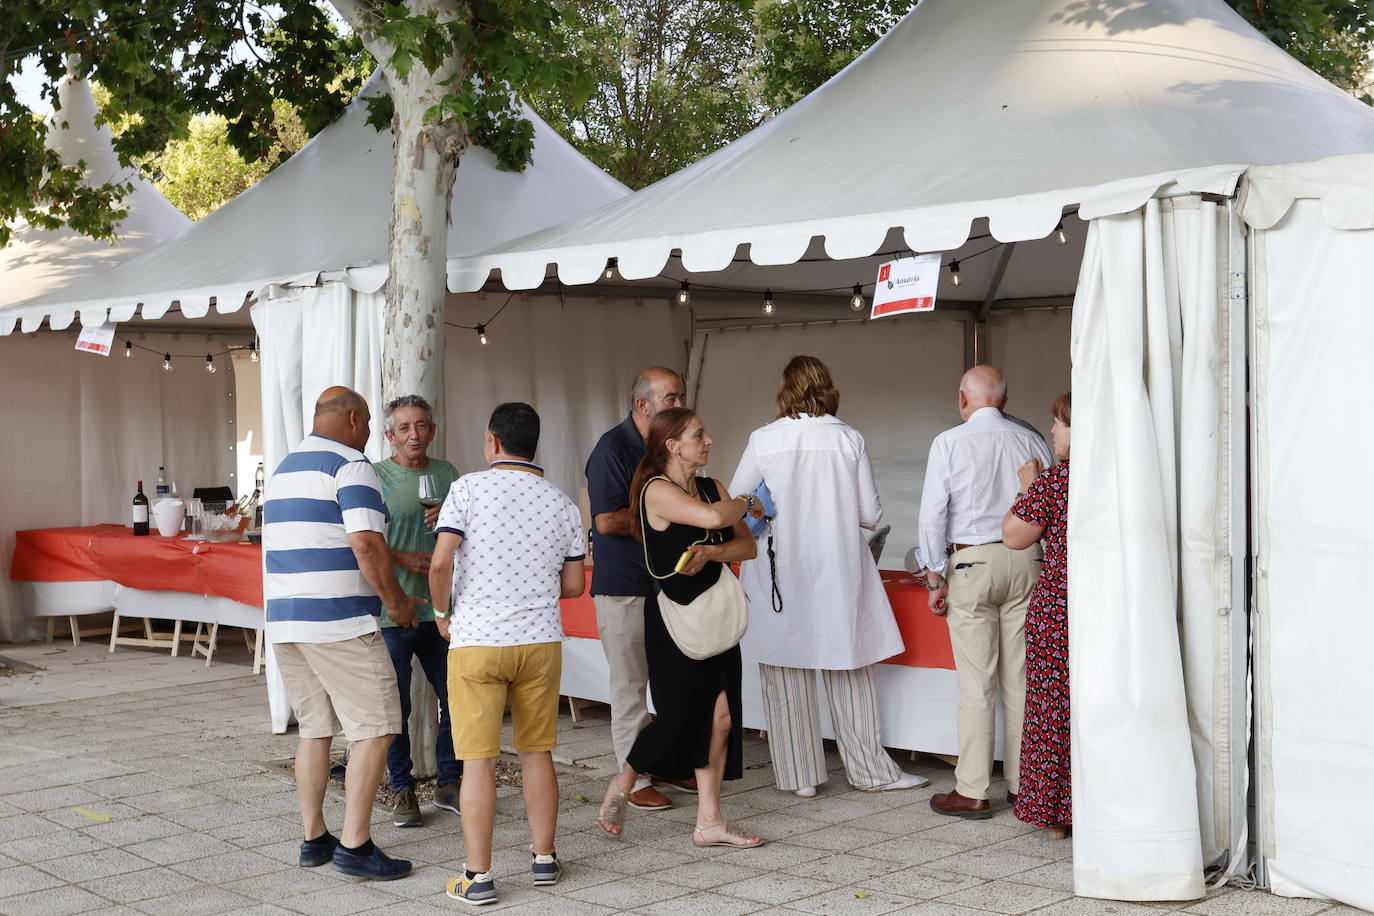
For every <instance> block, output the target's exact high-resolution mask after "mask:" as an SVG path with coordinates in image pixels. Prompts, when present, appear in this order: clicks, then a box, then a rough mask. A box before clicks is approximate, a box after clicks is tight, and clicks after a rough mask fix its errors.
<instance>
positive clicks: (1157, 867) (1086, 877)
mask: <svg viewBox="0 0 1374 916" xmlns="http://www.w3.org/2000/svg"><path fill="white" fill-rule="evenodd" d="M1217 219H1218V216H1217V212H1216V205H1215V204H1213V203H1209V202H1201V201H1199V200H1198V199H1197V198H1185V199H1180V200H1176V201H1158V200H1152V201H1150V202H1149V203H1148V204H1147V205H1146V206H1145V207H1144V208H1142V209H1141V210H1138V211H1135V212H1132V213H1128V214H1124V215H1121V216H1112V217H1102V218H1099V219H1096V220H1094V221H1093V223H1092V226H1091V228H1090V231H1089V237H1088V243H1087V248H1086V251H1085V254H1084V261H1083V266H1082V271H1081V274H1080V278H1079V287H1078V293H1077V298H1076V300H1075V308H1074V327H1073V343H1072V349H1073V391H1074V417H1073V420H1074V422H1073V475H1072V477H1071V491H1070V500H1069V570H1070V572H1069V607H1070V614H1069V643H1070V666H1071V682H1072V690H1073V704H1072V721H1073V738H1072V740H1073V782H1074V786H1073V792H1074V890H1075V892H1076V893H1077V894H1079V895H1082V896H1089V897H1106V898H1114V899H1119V900H1188V899H1193V898H1196V897H1200V896H1202V894H1203V844H1202V837H1201V828H1202V822H1201V820H1200V814H1199V808H1200V801H1199V799H1200V795H1201V796H1202V797H1203V798H1204V799H1205V797H1206V796H1207V795H1208V794H1210V793H1211V792H1212V787H1211V781H1210V779H1208V778H1207V777H1208V775H1209V772H1210V761H1208V762H1206V763H1204V765H1203V766H1202V767H1201V768H1199V767H1198V766H1197V765H1195V760H1194V746H1193V741H1192V740H1191V739H1192V733H1191V729H1190V724H1191V726H1192V728H1193V729H1198V730H1200V731H1202V732H1203V733H1204V736H1205V735H1206V734H1207V733H1208V732H1209V731H1210V728H1211V726H1210V724H1209V723H1207V722H1200V721H1194V722H1192V723H1190V721H1189V703H1188V700H1187V698H1186V696H1185V673H1186V674H1187V675H1188V680H1189V692H1191V691H1192V690H1193V689H1194V688H1198V689H1202V690H1204V691H1210V689H1211V684H1212V679H1213V676H1214V673H1213V671H1211V670H1209V668H1210V667H1211V655H1210V652H1208V651H1198V652H1193V651H1189V652H1188V653H1187V655H1188V661H1189V665H1188V666H1187V667H1186V668H1185V663H1184V652H1183V651H1182V649H1181V645H1180V643H1181V641H1182V643H1183V645H1185V646H1187V645H1189V644H1190V643H1191V642H1193V641H1194V640H1195V637H1196V636H1197V632H1198V630H1199V627H1197V626H1194V621H1195V620H1202V619H1204V618H1206V617H1211V616H1215V615H1216V614H1217V613H1218V610H1219V608H1224V607H1226V606H1227V605H1229V592H1228V591H1227V589H1225V588H1223V584H1224V583H1226V582H1228V581H1229V567H1227V566H1226V562H1225V557H1224V553H1225V551H1226V549H1227V546H1226V535H1225V532H1226V531H1227V530H1228V529H1227V527H1226V525H1225V524H1224V520H1219V519H1218V513H1217V508H1216V506H1217V504H1218V503H1219V502H1221V503H1223V504H1229V497H1228V495H1227V494H1228V493H1229V489H1228V488H1229V486H1230V483H1231V482H1230V481H1229V473H1228V472H1226V471H1225V470H1224V468H1225V464H1224V461H1225V459H1224V457H1223V455H1222V454H1221V452H1222V450H1223V443H1222V442H1221V441H1220V440H1221V439H1222V438H1223V437H1222V436H1219V435H1218V434H1217V430H1218V428H1219V427H1218V418H1219V416H1221V415H1222V413H1223V412H1224V411H1229V410H1230V402H1229V400H1227V399H1225V398H1223V397H1221V396H1220V395H1219V393H1218V392H1219V390H1220V389H1222V387H1223V384H1224V382H1225V371H1224V370H1225V366H1224V363H1225V359H1226V357H1227V347H1228V344H1227V338H1226V337H1225V335H1224V334H1223V333H1222V331H1221V330H1220V326H1219V314H1220V312H1221V309H1222V307H1223V302H1222V301H1221V300H1222V297H1221V296H1220V295H1219V293H1218V283H1217V276H1218V274H1217V268H1218V257H1217V231H1216V227H1217ZM1180 621H1182V624H1181V625H1180ZM1201 629H1202V630H1203V631H1204V632H1205V629H1206V628H1205V626H1203V627H1201ZM1204 642H1205V639H1204ZM1228 683H1229V679H1228ZM1210 740H1211V738H1210V737H1204V738H1203V739H1202V740H1201V741H1200V743H1199V750H1205V749H1206V748H1207V744H1208V742H1209V741H1210ZM1199 770H1201V772H1202V776H1203V779H1202V780H1199V778H1198V776H1199ZM1200 789H1201V791H1200Z"/></svg>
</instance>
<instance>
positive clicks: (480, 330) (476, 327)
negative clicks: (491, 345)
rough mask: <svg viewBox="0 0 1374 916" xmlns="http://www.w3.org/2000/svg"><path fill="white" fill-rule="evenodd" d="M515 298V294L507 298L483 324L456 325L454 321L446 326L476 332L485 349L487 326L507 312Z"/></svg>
mask: <svg viewBox="0 0 1374 916" xmlns="http://www.w3.org/2000/svg"><path fill="white" fill-rule="evenodd" d="M514 298H515V293H511V294H510V295H509V296H507V297H506V301H505V302H502V303H501V307H500V308H499V309H497V310H496V311H495V312H493V313H492V315H491V317H490V318H488V319H487V320H486V321H483V322H482V323H481V324H456V323H455V322H452V321H445V322H444V324H445V325H447V326H448V327H450V328H462V329H464V330H466V331H476V332H477V341H478V343H480V344H481V345H482V346H484V347H485V346H486V345H487V325H489V324H491V323H492V322H493V321H495V320H496V317H497V316H498V315H500V314H501V313H502V312H504V311H505V310H506V306H508V305H510V301H511V300H512V299H514Z"/></svg>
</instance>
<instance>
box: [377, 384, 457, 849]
mask: <svg viewBox="0 0 1374 916" xmlns="http://www.w3.org/2000/svg"><path fill="white" fill-rule="evenodd" d="M382 422H383V424H384V426H385V429H386V440H387V441H388V442H390V443H391V448H392V456H391V457H390V458H388V459H386V460H385V461H379V462H377V463H376V464H374V465H373V467H374V468H376V470H377V476H378V477H380V478H381V480H382V496H383V498H384V499H385V500H386V508H387V511H388V512H389V513H390V515H391V521H390V524H389V525H388V526H387V534H386V542H387V546H388V547H389V548H391V563H392V565H393V566H395V567H396V579H397V581H399V582H400V584H401V588H402V589H404V590H405V593H406V594H407V595H416V596H418V597H420V598H423V599H425V602H426V603H425V604H422V605H420V606H419V607H418V608H416V617H417V620H418V622H417V624H416V625H415V626H414V627H400V626H396V625H395V624H394V623H392V622H391V619H390V618H389V617H387V614H386V610H385V609H383V611H382V621H381V622H382V638H383V639H385V640H386V647H387V650H388V651H389V652H390V653H391V663H392V665H394V666H395V668H396V685H397V687H398V688H399V689H400V692H401V733H400V734H399V735H397V736H396V737H395V738H394V739H393V740H392V742H391V751H390V753H389V754H388V755H387V760H386V766H387V772H388V774H389V776H390V778H391V791H392V792H395V793H396V807H395V809H394V810H393V811H392V820H393V822H394V823H395V825H396V826H397V827H418V826H420V805H419V803H418V802H417V801H416V799H415V777H414V775H413V774H412V772H411V768H412V762H411V759H410V729H409V719H410V672H411V664H412V662H411V659H412V658H416V659H419V661H420V667H421V668H422V669H423V670H424V673H425V677H426V678H427V679H428V680H429V682H430V683H431V684H432V685H434V692H435V693H436V694H437V695H438V697H439V734H438V737H437V739H436V741H435V753H436V756H437V758H438V764H439V785H438V788H437V789H435V791H434V805H435V807H437V808H445V809H447V810H449V811H452V812H453V813H455V814H457V813H458V780H459V778H460V777H461V776H462V775H463V763H462V761H461V760H456V759H454V756H453V732H452V729H451V727H450V724H449V708H448V640H446V639H444V637H442V636H440V635H439V630H438V628H437V627H436V626H435V625H434V607H433V605H431V604H429V603H428V602H429V600H430V595H429V558H430V555H431V554H432V553H433V552H434V543H435V535H434V523H435V521H436V520H437V519H438V517H439V506H440V505H441V504H442V503H443V501H444V497H445V496H447V495H448V488H449V487H450V486H451V485H452V484H453V482H454V481H455V480H457V479H458V470H457V468H455V467H454V466H453V465H451V464H449V463H448V462H447V461H444V460H442V459H440V458H431V457H429V454H428V453H429V446H430V443H431V442H433V441H434V434H435V432H436V430H437V427H436V425H435V423H434V411H433V410H432V409H431V408H430V406H429V403H428V402H427V401H426V400H425V399H424V398H422V397H420V396H419V395H416V394H408V395H406V396H405V397H400V398H397V399H396V400H394V401H392V402H391V403H390V404H387V405H386V409H385V410H384V411H383V412H382ZM426 477H428V478H430V481H429V482H428V484H429V485H430V486H431V487H433V490H432V492H429V493H426V494H424V495H425V502H427V503H429V502H432V505H431V506H428V507H426V506H425V505H422V504H421V499H420V497H421V495H422V494H421V492H420V484H421V481H422V480H423V479H424V478H426Z"/></svg>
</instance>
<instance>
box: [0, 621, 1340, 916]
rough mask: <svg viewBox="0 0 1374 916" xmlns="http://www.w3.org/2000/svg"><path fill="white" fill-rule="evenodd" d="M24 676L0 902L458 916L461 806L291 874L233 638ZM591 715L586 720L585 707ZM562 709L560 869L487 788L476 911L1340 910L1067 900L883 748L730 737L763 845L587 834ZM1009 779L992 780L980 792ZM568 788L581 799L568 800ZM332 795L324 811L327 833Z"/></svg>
mask: <svg viewBox="0 0 1374 916" xmlns="http://www.w3.org/2000/svg"><path fill="white" fill-rule="evenodd" d="M0 654H3V655H5V656H6V657H9V658H12V659H15V660H18V661H23V662H26V663H28V664H30V665H35V666H38V667H41V668H43V669H44V670H41V671H38V672H36V673H33V674H24V675H16V676H13V677H7V678H0V773H3V774H4V775H3V778H0V914H14V916H46V914H51V916H60V914H67V913H84V912H94V911H99V912H101V913H102V914H136V913H145V914H214V913H251V914H269V913H307V914H308V913H319V914H351V913H396V914H426V913H440V912H447V913H453V912H464V911H466V910H467V905H466V904H464V903H462V902H460V901H454V900H450V899H448V898H447V897H445V896H444V892H443V886H444V881H445V880H446V878H447V877H448V876H449V875H450V874H452V873H453V872H454V871H455V869H456V868H458V867H459V863H460V862H461V861H462V839H461V835H460V833H459V830H458V824H459V821H458V818H457V817H456V816H455V815H453V814H451V813H448V812H445V811H438V810H434V809H429V810H426V811H425V824H424V826H422V827H418V828H411V829H398V828H396V827H393V826H392V825H391V822H390V818H389V817H388V816H387V812H385V811H383V810H381V809H378V810H377V812H376V817H375V819H374V822H373V823H374V838H375V839H376V841H377V842H378V844H379V845H381V846H382V848H383V849H385V850H386V851H387V852H389V853H391V854H392V855H395V856H401V857H405V858H409V859H412V860H413V861H414V862H415V872H414V874H413V875H411V876H410V877H408V878H404V879H402V880H399V881H391V882H373V883H367V882H355V881H353V880H352V879H349V878H346V877H343V876H341V875H339V874H338V873H336V872H334V871H332V870H331V869H330V868H328V867H327V866H326V867H324V868H318V869H310V870H305V869H300V868H297V867H295V865H294V862H295V858H296V847H297V844H298V843H299V841H300V837H299V835H298V833H299V826H298V825H299V821H298V817H297V814H296V802H295V792H294V784H293V783H292V781H291V778H290V776H289V774H288V773H286V772H285V771H284V770H282V769H281V768H280V767H278V766H275V765H273V761H281V760H283V759H284V758H287V757H289V756H290V755H291V754H292V753H293V751H294V747H295V743H296V739H295V736H294V735H273V734H271V733H270V731H269V729H268V718H267V699H266V688H265V686H264V682H263V679H262V677H261V676H258V677H254V676H252V675H251V673H250V669H249V668H247V667H246V661H247V656H246V654H245V651H244V650H243V647H242V646H237V647H235V646H234V644H233V640H228V639H222V640H221V653H220V654H219V655H217V658H216V662H215V664H214V665H212V666H210V667H209V668H207V667H205V665H204V662H202V661H199V660H191V659H187V658H170V657H168V656H167V655H166V654H165V653H159V652H154V651H151V650H135V649H121V650H120V651H118V652H115V653H113V654H111V653H108V652H107V650H106V648H105V647H104V646H102V645H99V644H90V643H87V644H84V645H82V646H80V647H72V646H70V645H63V644H61V643H57V644H54V645H45V644H41V643H29V644H23V645H9V646H0ZM597 711H599V712H600V715H597ZM597 711H590V712H589V714H588V717H586V718H584V719H583V720H582V721H581V722H579V723H576V724H574V723H573V722H572V721H571V719H570V718H569V717H568V715H567V714H566V711H565V714H564V716H563V718H562V720H561V722H560V732H559V739H560V747H559V749H558V751H557V752H556V758H557V759H558V761H559V773H560V783H561V787H562V803H561V814H560V818H559V825H558V827H559V829H558V841H557V846H558V852H559V857H560V859H561V860H562V862H563V863H564V868H565V874H564V878H563V880H562V881H561V882H560V883H559V884H558V885H556V886H554V887H551V888H534V887H532V886H531V885H530V884H529V880H528V868H529V853H528V851H527V845H526V844H527V843H528V842H529V840H528V835H527V832H526V828H525V825H524V821H523V808H522V805H521V800H520V794H519V790H518V789H511V788H505V789H501V790H500V792H499V795H500V798H499V807H498V815H497V826H496V845H495V848H496V854H495V857H494V865H493V867H494V870H495V872H496V876H497V889H498V892H499V894H500V902H499V903H497V904H495V905H492V906H489V907H485V908H484V909H486V910H490V911H496V910H501V911H503V912H507V913H532V914H536V913H537V914H540V916H561V914H582V913H588V914H594V913H612V912H625V913H643V914H658V913H672V914H676V913H687V914H692V916H716V914H743V913H756V912H765V911H778V912H803V913H823V914H850V913H859V914H879V913H888V912H893V911H897V910H911V911H915V912H918V913H922V914H928V916H978V914H988V913H997V914H1021V913H1030V912H1035V913H1036V914H1037V916H1095V914H1113V916H1162V914H1163V913H1166V912H1172V911H1178V912H1187V913H1189V914H1200V916H1240V914H1257V916H1311V914H1316V913H1324V914H1327V916H1338V914H1340V913H1350V914H1355V913H1358V912H1360V911H1357V910H1352V909H1350V908H1348V907H1341V906H1336V905H1331V904H1329V903H1327V902H1324V901H1313V900H1293V899H1286V898H1280V897H1275V896H1272V895H1270V894H1267V893H1262V892H1254V891H1240V890H1235V889H1232V888H1222V889H1219V890H1215V891H1212V892H1211V893H1209V894H1208V896H1207V898H1206V899H1205V900H1201V901H1193V902H1182V903H1167V904H1163V903H1155V904H1138V903H1119V902H1115V901H1103V900H1091V899H1087V898H1081V897H1074V896H1073V891H1072V886H1073V879H1072V862H1071V859H1072V845H1071V841H1063V840H1061V841H1052V840H1046V839H1044V838H1043V837H1042V836H1040V835H1039V833H1038V831H1036V830H1034V829H1033V828H1029V827H1026V826H1025V825H1023V824H1021V823H1020V822H1019V821H1017V820H1016V819H1015V818H1013V817H1012V815H1011V812H1010V810H1008V809H1007V807H1006V806H1005V804H1002V805H999V806H998V808H997V810H996V813H995V815H994V817H993V818H992V819H991V820H988V821H968V822H965V821H952V820H951V819H949V818H945V817H942V816H939V815H936V814H933V813H932V812H931V811H930V809H929V806H928V800H929V798H930V796H931V794H932V793H933V792H936V791H946V790H948V789H949V788H950V787H951V786H952V784H953V773H952V771H951V770H950V769H949V768H948V767H946V766H944V765H943V764H939V763H938V762H935V761H932V760H930V759H928V758H922V759H921V760H919V761H918V762H917V763H916V764H909V763H907V762H906V761H905V760H903V761H902V762H903V764H904V765H906V766H907V767H908V768H914V769H917V770H918V771H921V772H923V773H925V774H926V775H929V776H930V777H931V783H932V784H931V786H929V787H927V788H924V789H915V790H909V791H905V792H891V793H879V794H870V793H864V792H858V791H854V790H852V789H850V788H849V787H848V786H847V785H846V783H845V781H844V775H843V770H842V768H841V766H840V762H839V759H838V756H837V755H835V754H833V753H832V754H831V755H830V770H831V779H830V782H829V783H828V784H827V785H826V786H824V787H822V789H821V791H820V793H819V794H818V795H817V796H816V797H815V798H813V799H799V798H797V797H796V796H795V795H792V794H791V793H784V792H779V791H778V790H776V789H774V788H773V787H772V784H771V770H770V768H769V767H768V745H767V743H766V742H764V741H761V740H758V739H757V738H756V737H751V738H749V739H748V740H747V741H746V749H745V756H746V760H745V765H746V767H747V769H746V770H745V778H744V779H742V780H740V781H738V782H733V783H727V785H726V793H727V797H726V798H725V800H724V806H725V811H726V816H727V817H728V818H730V819H731V820H732V821H736V822H738V823H739V824H740V825H742V826H743V827H744V828H746V829H748V830H750V831H753V832H756V833H759V834H761V835H762V836H764V837H765V838H766V839H767V840H768V842H767V843H766V844H765V845H764V846H762V847H760V848H758V849H753V850H729V849H721V848H709V849H698V848H696V847H694V846H693V845H692V842H691V837H690V831H691V826H692V823H693V817H694V806H693V804H692V799H691V797H690V796H686V795H683V794H681V793H676V792H674V791H673V790H668V791H669V793H670V795H671V797H673V799H674V801H675V802H676V803H677V805H676V807H674V808H673V809H672V810H669V811H665V812H659V813H648V812H641V811H633V810H632V811H631V812H630V815H629V817H628V820H627V824H626V830H625V837H624V839H622V840H614V839H610V838H608V837H607V836H605V835H604V834H602V832H601V831H600V830H599V829H598V827H597V826H596V802H597V801H598V800H599V799H600V798H601V796H602V794H603V792H604V789H605V780H606V778H607V777H608V775H609V774H610V772H611V770H612V768H613V767H614V759H613V757H612V756H611V755H610V753H609V748H610V737H609V729H608V723H607V720H606V718H605V712H604V708H598V710H597ZM1004 792H1005V788H1004V787H1003V786H1001V785H1000V784H997V785H994V793H996V794H997V795H998V796H999V797H1000V795H1001V794H1003V793H1004ZM584 799H585V800H584ZM342 813H343V802H342V796H341V794H339V793H335V792H333V791H332V790H331V795H330V797H329V798H328V799H327V800H326V816H327V818H328V821H329V823H330V824H331V825H332V826H333V827H334V829H335V830H337V829H338V826H339V824H340V823H341V820H342Z"/></svg>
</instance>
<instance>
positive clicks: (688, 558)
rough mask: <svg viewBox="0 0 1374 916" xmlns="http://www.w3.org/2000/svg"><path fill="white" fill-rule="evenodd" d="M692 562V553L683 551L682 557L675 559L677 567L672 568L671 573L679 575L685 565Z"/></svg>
mask: <svg viewBox="0 0 1374 916" xmlns="http://www.w3.org/2000/svg"><path fill="white" fill-rule="evenodd" d="M690 562H692V552H691V551H690V550H684V551H683V552H682V556H680V557H678V558H677V565H676V566H674V567H673V572H675V573H680V572H682V571H683V570H684V569H686V568H687V564H688V563H690Z"/></svg>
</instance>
